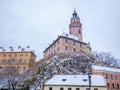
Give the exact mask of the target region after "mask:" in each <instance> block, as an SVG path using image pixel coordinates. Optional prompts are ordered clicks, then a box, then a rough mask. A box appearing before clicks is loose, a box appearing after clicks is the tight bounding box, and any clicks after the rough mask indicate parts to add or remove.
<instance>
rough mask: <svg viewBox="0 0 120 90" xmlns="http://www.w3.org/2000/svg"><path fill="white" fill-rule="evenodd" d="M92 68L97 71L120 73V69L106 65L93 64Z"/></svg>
mask: <svg viewBox="0 0 120 90" xmlns="http://www.w3.org/2000/svg"><path fill="white" fill-rule="evenodd" d="M92 68H93V69H94V70H95V71H98V72H101V71H105V72H116V73H120V69H117V68H111V67H104V66H96V65H92Z"/></svg>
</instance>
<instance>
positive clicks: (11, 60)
mask: <svg viewBox="0 0 120 90" xmlns="http://www.w3.org/2000/svg"><path fill="white" fill-rule="evenodd" d="M35 58H36V55H35V54H34V53H33V52H32V51H18V52H15V51H10V52H0V71H2V70H4V68H5V67H7V66H10V67H13V68H18V69H19V73H23V72H24V71H26V70H28V69H30V68H34V64H35Z"/></svg>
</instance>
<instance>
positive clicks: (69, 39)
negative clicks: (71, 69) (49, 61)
mask: <svg viewBox="0 0 120 90" xmlns="http://www.w3.org/2000/svg"><path fill="white" fill-rule="evenodd" d="M71 52H77V53H84V54H86V55H91V47H90V44H89V43H85V42H83V37H82V24H81V22H80V18H79V17H78V15H77V13H76V11H75V10H74V13H73V16H72V18H71V21H70V25H69V33H64V32H63V34H62V35H59V36H58V38H57V39H56V40H54V41H53V43H52V44H50V45H49V46H48V47H47V48H46V49H45V50H44V51H43V53H44V58H50V57H52V56H53V55H56V54H63V53H71Z"/></svg>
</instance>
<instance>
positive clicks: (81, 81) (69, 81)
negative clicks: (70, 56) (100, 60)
mask: <svg viewBox="0 0 120 90" xmlns="http://www.w3.org/2000/svg"><path fill="white" fill-rule="evenodd" d="M45 85H81V86H83V85H85V86H88V85H89V78H88V75H55V76H54V77H53V78H51V79H50V80H48V82H46V83H45ZM91 85H92V86H106V81H105V79H104V77H103V76H100V75H91Z"/></svg>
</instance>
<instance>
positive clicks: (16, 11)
mask: <svg viewBox="0 0 120 90" xmlns="http://www.w3.org/2000/svg"><path fill="white" fill-rule="evenodd" d="M74 8H75V9H76V12H77V13H78V15H79V17H80V20H81V23H82V25H83V27H82V28H83V31H82V32H83V39H84V41H85V42H90V43H91V47H92V51H98V52H101V51H104V52H111V53H112V54H113V55H114V56H115V57H116V58H120V0H0V46H3V47H4V48H5V49H7V51H9V49H8V48H9V46H13V47H14V48H15V50H17V46H22V47H26V46H28V45H30V47H31V50H35V52H36V55H37V56H38V58H37V60H39V59H40V58H42V57H43V50H44V49H45V48H46V47H48V45H49V43H52V42H53V40H55V39H56V38H57V36H58V35H60V34H62V32H63V31H65V32H68V31H69V24H70V18H71V17H72V13H73V10H74Z"/></svg>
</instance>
